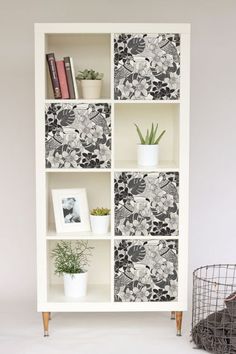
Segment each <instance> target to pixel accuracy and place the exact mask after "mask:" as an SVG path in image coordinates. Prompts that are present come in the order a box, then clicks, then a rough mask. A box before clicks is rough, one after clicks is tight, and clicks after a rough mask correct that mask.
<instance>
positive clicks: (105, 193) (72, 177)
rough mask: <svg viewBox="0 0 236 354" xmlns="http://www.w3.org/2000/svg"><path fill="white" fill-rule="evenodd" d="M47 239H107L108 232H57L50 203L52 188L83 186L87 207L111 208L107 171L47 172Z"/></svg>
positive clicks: (108, 174) (109, 180) (109, 177)
mask: <svg viewBox="0 0 236 354" xmlns="http://www.w3.org/2000/svg"><path fill="white" fill-rule="evenodd" d="M46 184H47V197H46V203H47V210H48V212H47V216H48V219H47V231H46V232H47V233H46V237H47V239H53V238H56V239H58V238H63V239H68V238H70V237H71V236H72V238H73V239H78V238H83V239H85V238H92V239H93V238H99V239H103V238H105V239H107V238H109V237H110V233H109V234H107V235H101V236H99V235H94V234H92V232H81V233H77V232H73V234H71V233H68V234H67V233H64V234H57V233H56V228H55V221H54V212H53V203H52V194H51V191H52V189H67V188H68V189H75V188H85V189H86V192H87V199H88V206H89V209H93V208H96V207H98V206H105V207H108V208H111V175H110V173H109V172H99V173H96V172H88V173H63V172H61V173H57V172H53V173H47V179H46Z"/></svg>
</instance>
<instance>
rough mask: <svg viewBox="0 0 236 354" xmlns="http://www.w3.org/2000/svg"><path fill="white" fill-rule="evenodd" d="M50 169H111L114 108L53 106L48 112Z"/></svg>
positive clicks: (105, 105)
mask: <svg viewBox="0 0 236 354" xmlns="http://www.w3.org/2000/svg"><path fill="white" fill-rule="evenodd" d="M45 118H46V123H45V138H46V141H45V153H46V167H47V168H110V167H111V106H110V105H109V104H107V103H103V104H71V103H63V104H57V103H51V104H47V105H46V112H45Z"/></svg>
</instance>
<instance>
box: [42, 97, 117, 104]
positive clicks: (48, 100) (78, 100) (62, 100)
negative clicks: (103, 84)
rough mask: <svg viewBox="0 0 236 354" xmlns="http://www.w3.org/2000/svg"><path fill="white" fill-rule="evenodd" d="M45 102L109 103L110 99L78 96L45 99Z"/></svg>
mask: <svg viewBox="0 0 236 354" xmlns="http://www.w3.org/2000/svg"><path fill="white" fill-rule="evenodd" d="M45 103H48V104H50V103H59V104H60V103H74V104H79V103H111V99H110V98H99V99H94V100H93V99H89V100H86V99H83V98H79V99H77V100H75V99H70V98H68V99H46V100H45Z"/></svg>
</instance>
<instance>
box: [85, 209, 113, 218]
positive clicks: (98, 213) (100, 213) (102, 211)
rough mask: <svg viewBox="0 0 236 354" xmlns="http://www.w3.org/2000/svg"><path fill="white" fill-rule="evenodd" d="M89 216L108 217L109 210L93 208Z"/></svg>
mask: <svg viewBox="0 0 236 354" xmlns="http://www.w3.org/2000/svg"><path fill="white" fill-rule="evenodd" d="M90 214H91V215H95V216H104V215H109V214H110V209H107V208H95V209H92V210H91V212H90Z"/></svg>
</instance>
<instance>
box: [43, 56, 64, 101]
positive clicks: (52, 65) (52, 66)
mask: <svg viewBox="0 0 236 354" xmlns="http://www.w3.org/2000/svg"><path fill="white" fill-rule="evenodd" d="M46 58H47V62H48V68H49V73H50V76H51V81H52V88H53V92H54V97H55V98H61V89H60V83H59V78H58V73H57V67H56V60H55V56H54V53H50V54H47V55H46Z"/></svg>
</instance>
